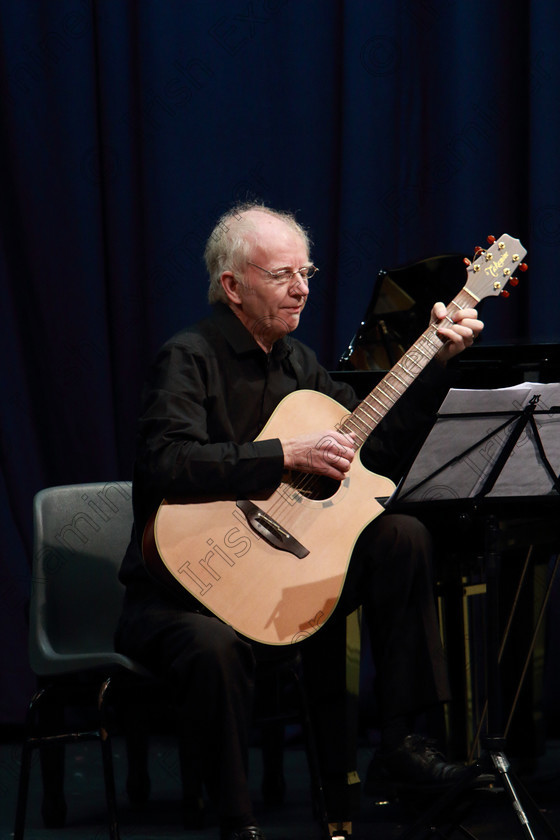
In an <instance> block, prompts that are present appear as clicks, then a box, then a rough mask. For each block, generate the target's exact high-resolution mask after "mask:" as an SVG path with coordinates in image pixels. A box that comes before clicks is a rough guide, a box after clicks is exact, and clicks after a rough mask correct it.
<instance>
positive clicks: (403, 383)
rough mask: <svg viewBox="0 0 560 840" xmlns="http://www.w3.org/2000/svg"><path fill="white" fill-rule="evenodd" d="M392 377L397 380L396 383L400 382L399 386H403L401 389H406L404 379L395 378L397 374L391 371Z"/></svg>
mask: <svg viewBox="0 0 560 840" xmlns="http://www.w3.org/2000/svg"><path fill="white" fill-rule="evenodd" d="M392 376H394V377H395V379H396V380H397V382H400V383H401V385H402V386H403V388H406V387H407V386H406V382H405V381H404V379H401V378H400V376H397V374H396V373H395V371H392Z"/></svg>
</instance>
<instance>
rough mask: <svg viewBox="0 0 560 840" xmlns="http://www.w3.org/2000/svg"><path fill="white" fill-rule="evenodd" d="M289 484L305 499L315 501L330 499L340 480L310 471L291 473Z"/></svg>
mask: <svg viewBox="0 0 560 840" xmlns="http://www.w3.org/2000/svg"><path fill="white" fill-rule="evenodd" d="M290 484H291V485H292V487H295V489H296V490H298V491H299V492H300V493H301V495H302V496H305V498H306V499H315V500H316V501H322V500H324V499H330V497H331V496H334V494H335V493H336V492H337V490H338V488H339V487H340V481H336V479H334V478H325V477H324V476H322V475H315V474H311V473H293V475H292V480H291V481H290Z"/></svg>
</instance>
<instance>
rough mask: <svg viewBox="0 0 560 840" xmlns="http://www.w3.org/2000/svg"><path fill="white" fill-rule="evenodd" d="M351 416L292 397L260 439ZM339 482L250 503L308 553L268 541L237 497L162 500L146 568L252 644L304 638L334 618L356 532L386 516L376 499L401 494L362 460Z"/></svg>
mask: <svg viewBox="0 0 560 840" xmlns="http://www.w3.org/2000/svg"><path fill="white" fill-rule="evenodd" d="M347 415H348V412H347V411H346V409H345V408H344V407H343V406H341V405H340V404H339V403H337V402H336V401H335V400H332V399H330V397H326V396H324V395H323V394H320V393H317V392H315V391H304V390H302V391H295V392H294V393H292V394H289V395H288V396H287V397H286V398H285V399H284V400H282V402H281V403H280V404H279V405H278V407H277V408H276V410H275V411H274V413H273V414H272V415H271V417H270V419H269V421H268V423H267V424H266V426H265V427H264V429H263V430H262V432H261V433H260V435H259V437H258V438H257V440H259V439H262V440H264V439H271V438H276V437H280V436H282V437H296V436H298V435H301V434H305V433H309V432H313V431H316V430H317V429H328V428H335V427H338V426H339V425H340V423H341V422H342V421H343V419H344V418H345V417H346V416H347ZM302 475H303V474H301V473H299V474H298V482H297V483H298V484H301V483H302V481H301V479H302ZM307 478H309V476H304V481H305V480H306V479H307ZM332 484H333V485H334V486H333V487H330V488H329V489H330V490H332V491H333V492H332V494H331V495H328V496H327V497H325V498H309V497H307V496H306V495H305V489H304V490H303V492H300V491H299V490H297V489H295V487H294V486H293V485H291V484H290V483H283V484H281V485H280V487H279V488H278V489H277V490H276V491H274V493H272V495H271V496H269V497H268V498H265V499H255V500H253V502H254V504H255V505H257V506H258V508H259V509H260V511H263V512H264V513H266V514H267V515H269V516H271V517H272V518H273V519H274V522H275V523H277V524H278V525H279V526H280V527H281V528H282V529H283V530H285V531H286V532H287V533H289V534H290V535H291V536H293V537H294V538H295V540H296V541H297V542H298V544H299V545H300V546H302V547H303V549H304V550H305V551H307V552H308V553H307V554H306V555H305V556H303V557H301V556H296V554H294V553H293V552H292V551H290V550H284V549H279V548H277V547H275V546H274V545H271V544H270V542H269V541H268V540H267V539H266V538H265V537H264V536H262V534H259V533H258V532H257V531H256V530H255V529H254V528H253V527H252V526H251V525H250V524H249V522H248V519H247V517H246V515H245V512H243V511H242V510H241V509H240V508H239V507H238V505H237V504H236V502H235V500H232V501H209V502H204V501H201V502H197V501H191V500H189V501H188V502H185V503H182V502H173V501H164V502H163V503H162V504H161V505H160V507H159V508H158V511H157V513H156V516H155V520H154V521H153V523H152V526H151V527H149V528H148V529H146V533H145V535H144V556H145V558H146V562H147V565H148V566H149V567H150V568H151V569H152V571H155V573H156V574H157V571H158V570H157V568H155V567H157V564H158V563H159V562H161V563H162V564H163V566H164V567H165V570H167V572H168V573H170V574H171V575H172V577H173V578H174V579H175V581H178V582H179V583H180V584H181V585H182V586H183V587H184V588H185V589H186V590H188V592H190V593H191V594H192V595H194V596H195V597H196V598H198V600H199V601H200V602H201V603H202V604H204V606H205V607H207V608H208V609H209V610H210V611H211V612H213V613H214V614H215V615H216V616H218V617H219V618H221V619H222V620H223V621H225V622H226V623H227V624H230V625H231V626H232V627H234V628H235V630H237V631H238V632H239V633H241V634H243V635H244V636H247V637H249V638H250V639H254V640H256V641H258V642H263V643H266V644H273V645H285V644H292V643H294V642H298V641H301V640H302V639H304V638H306V637H307V636H309V635H311V634H313V633H314V632H316V631H317V630H318V629H319V627H320V626H321V625H322V624H323V623H324V622H325V621H326V620H327V618H328V617H329V616H330V615H331V613H332V611H333V610H334V608H335V606H336V604H337V602H338V599H339V597H340V593H341V591H342V586H343V584H344V580H345V577H346V571H347V568H348V563H349V560H350V557H351V555H352V550H353V548H354V544H355V542H356V540H357V538H358V536H359V535H360V534H361V532H362V531H363V529H364V528H365V526H366V525H367V524H368V523H369V522H371V521H372V520H373V519H375V517H376V516H378V515H379V514H380V513H382V512H383V509H384V508H383V506H382V504H381V503H380V502H379V501H377V499H378V498H382V499H385V498H387V497H388V496H390V495H391V494H392V492H393V490H394V488H395V485H394V484H393V482H392V481H390V480H389V479H387V478H383V477H381V476H377V475H375V474H374V473H372V472H370V471H369V470H366V469H365V467H364V466H363V465H362V463H361V461H360V459H359V457H356V458H355V459H354V461H353V463H352V466H351V468H350V470H349V473H348V475H347V477H346V479H345V480H344V481H343V482H341V483H339V482H336V483H334V482H333V483H332ZM299 553H300V554H301V553H302V552H301V551H300V552H299ZM164 574H165V572H164Z"/></svg>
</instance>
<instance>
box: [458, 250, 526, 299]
mask: <svg viewBox="0 0 560 840" xmlns="http://www.w3.org/2000/svg"><path fill="white" fill-rule="evenodd" d="M488 242H489V246H490V247H489V248H477V249H476V250H475V259H474V261H473V262H472V263H470V264H468V267H467V282H466V284H465V289H466V290H467V291H468V292H470V294H471V295H474V296H475V298H477V299H478V300H482V299H483V298H485V297H489V296H490V295H504V297H507V296H508V295H509V292H508V291H506V289H505V287H506V286H507V284H508V283H510V284H511V285H512V286H517V284H518V282H519V280H518V279H517V278H516V277H513V273H514V272H515V270H516V269H519V270H520V271H526V269H527V266H526V264H525V263H524V262H522V260H523V257H524V256H525V254H526V253H527V251H526V249H525V248H524V247H523V245H522V244H521V242H520V241H519V239H513V238H512V237H511V236H509V235H508V234H507V233H504V234H503V236H500V237H499V238H498V239H496V238H495V237H494V236H489V237H488ZM466 262H467V263H469V261H468V260H466Z"/></svg>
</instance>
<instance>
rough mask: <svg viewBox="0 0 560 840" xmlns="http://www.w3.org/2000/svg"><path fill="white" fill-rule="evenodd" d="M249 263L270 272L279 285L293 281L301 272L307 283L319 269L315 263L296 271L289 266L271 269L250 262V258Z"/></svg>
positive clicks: (260, 269)
mask: <svg viewBox="0 0 560 840" xmlns="http://www.w3.org/2000/svg"><path fill="white" fill-rule="evenodd" d="M247 264H248V265H252V266H253V268H258V269H259V271H264V273H265V274H268V276H269V277H270V279H271V281H272V282H273V283H275V284H276V285H277V286H284V285H286V283H291V282H292V280H293V279H294V277H295V276H296V274H299V276H300V277H301V279H302V280H305V282H306V283H307V281H308V280H311V278H312V277H314V276H315V274H317V272H318V271H319V269H318V268H317V266H315V265H303V266H302V267H301V268H297V269H296V270H295V271H290V270H289V269H288V268H284V269H282V271H269V270H268V269H267V268H262V266H260V265H257V264H256V263H252V262H249V260H247Z"/></svg>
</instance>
